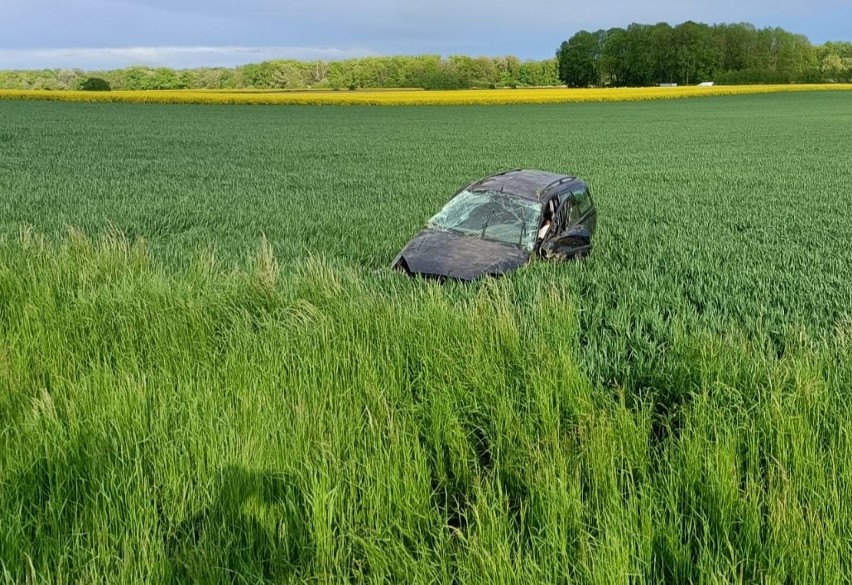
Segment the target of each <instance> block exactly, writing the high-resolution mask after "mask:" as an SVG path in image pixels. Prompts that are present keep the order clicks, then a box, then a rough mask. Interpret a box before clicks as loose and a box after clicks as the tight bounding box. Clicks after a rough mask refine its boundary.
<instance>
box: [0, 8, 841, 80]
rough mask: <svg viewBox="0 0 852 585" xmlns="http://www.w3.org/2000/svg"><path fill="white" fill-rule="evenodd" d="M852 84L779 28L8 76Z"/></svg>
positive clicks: (638, 28) (837, 52) (819, 49)
mask: <svg viewBox="0 0 852 585" xmlns="http://www.w3.org/2000/svg"><path fill="white" fill-rule="evenodd" d="M702 81H713V82H715V83H720V84H746V83H749V84H751V83H820V82H852V43H850V42H830V43H825V44H824V45H813V44H811V42H810V41H809V40H808V38H807V37H805V36H804V35H800V34H795V33H791V32H788V31H785V30H783V29H780V28H764V29H757V28H755V27H754V26H752V25H750V24H716V25H707V24H701V23H695V22H691V21H689V22H684V23H681V24H679V25H677V26H671V25H669V24H667V23H658V24H653V25H647V24H631V25H630V26H628V27H627V28H613V29H609V30H598V31H595V32H589V31H585V30H583V31H580V32H578V33H576V34H574V35H573V36H572V37H571V38H569V39H568V40H566V41H564V42H563V43H562V44H561V45H560V46H559V48H558V50H557V51H556V57H555V58H553V59H546V60H542V61H521V60H520V59H518V58H517V57H513V56H507V57H469V56H465V55H454V56H451V57H448V58H445V57H441V56H439V55H419V56H393V57H365V58H360V59H348V60H343V61H296V60H291V59H281V60H274V61H264V62H262V63H252V64H249V65H243V66H240V67H233V68H226V67H199V68H194V69H171V68H167V67H145V66H134V67H127V68H124V69H115V70H110V71H83V70H81V69H43V70H25V71H0V88H2V89H48V90H63V89H100V90H105V89H135V90H140V89H143V90H150V89H270V90H272V89H309V88H315V89H361V88H364V89H368V88H398V87H412V88H423V89H464V88H494V87H534V86H554V85H568V86H570V87H592V86H595V87H604V86H648V85H656V84H661V83H677V84H681V85H689V84H696V83H700V82H702Z"/></svg>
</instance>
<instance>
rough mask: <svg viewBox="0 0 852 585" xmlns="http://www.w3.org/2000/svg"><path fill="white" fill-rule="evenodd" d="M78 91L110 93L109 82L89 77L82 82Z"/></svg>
mask: <svg viewBox="0 0 852 585" xmlns="http://www.w3.org/2000/svg"><path fill="white" fill-rule="evenodd" d="M78 89H81V90H82V91H110V90H111V89H112V87H110V85H109V81H107V80H106V79H102V78H100V77H87V78H86V79H83V80H82V81H80V85H79V87H78Z"/></svg>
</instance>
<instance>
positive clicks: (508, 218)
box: [428, 191, 541, 251]
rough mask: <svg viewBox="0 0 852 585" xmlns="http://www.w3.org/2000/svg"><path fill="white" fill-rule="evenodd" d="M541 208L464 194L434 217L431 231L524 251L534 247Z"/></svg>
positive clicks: (494, 195)
mask: <svg viewBox="0 0 852 585" xmlns="http://www.w3.org/2000/svg"><path fill="white" fill-rule="evenodd" d="M540 216H541V205H540V204H539V203H538V202H537V201H526V200H524V199H520V198H518V197H515V196H512V195H508V194H505V193H495V192H493V191H485V192H471V191H462V192H461V193H459V194H458V195H456V196H455V197H453V199H452V200H451V201H450V202H449V203H447V204H446V205H445V206H444V208H443V209H442V210H441V211H439V212H438V213H436V214H435V215H434V216H432V219H430V220H429V223H428V226H429V227H430V228H435V229H441V230H448V231H452V232H456V233H460V234H462V235H465V236H473V237H476V238H482V239H485V240H495V241H497V242H504V243H506V244H516V245H520V246H522V247H523V248H524V249H525V250H528V251H530V250H532V249H533V246H534V245H535V239H536V232H537V231H538V223H539V220H540V219H541V217H540Z"/></svg>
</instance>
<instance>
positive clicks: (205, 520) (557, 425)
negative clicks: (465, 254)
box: [0, 230, 852, 583]
mask: <svg viewBox="0 0 852 585" xmlns="http://www.w3.org/2000/svg"><path fill="white" fill-rule="evenodd" d="M581 301H582V299H581V298H579V297H578V296H577V293H576V292H575V291H573V290H571V288H570V286H568V285H566V284H564V283H560V282H558V281H552V280H548V279H541V278H535V277H534V275H533V276H529V277H528V276H525V275H518V277H517V278H514V277H513V278H507V279H502V280H491V281H487V282H484V283H482V284H480V285H477V286H474V287H457V286H452V285H451V286H449V287H441V286H438V285H436V284H434V283H429V282H419V281H410V280H407V279H404V278H397V276H396V275H393V274H387V273H384V272H380V273H376V274H364V273H362V272H361V271H355V270H353V269H351V268H348V267H346V266H341V265H337V264H336V263H334V262H331V261H328V260H325V259H323V258H322V257H315V258H312V259H307V260H303V261H300V262H298V263H296V264H295V266H294V268H293V269H292V270H287V271H283V270H279V268H278V266H277V262H276V256H275V253H274V251H273V250H272V249H271V247H270V246H269V244H268V243H266V242H262V243H261V245H260V247H259V250H258V252H257V253H256V254H254V255H252V256H251V257H250V258H247V259H246V261H245V262H243V263H242V264H241V265H240V266H239V267H237V268H230V267H229V268H226V267H225V266H223V265H221V264H219V263H218V262H217V261H216V260H215V259H214V258H212V257H211V256H210V255H204V254H199V255H196V256H195V258H194V259H193V260H192V261H191V262H188V263H187V264H186V266H183V267H174V266H167V265H165V264H162V263H161V262H160V261H158V260H157V259H155V258H152V257H151V255H150V254H149V252H148V249H147V247H146V245H145V244H144V242H142V241H141V240H136V241H128V240H127V239H125V238H124V237H123V236H122V235H120V234H118V233H116V232H108V233H106V234H105V235H103V236H102V237H100V238H99V239H97V240H95V241H91V240H89V239H88V238H87V237H86V236H85V235H83V234H82V233H80V232H77V231H73V230H72V231H71V232H70V233H68V234H67V235H66V236H65V237H63V238H61V239H59V240H55V239H50V240H45V239H44V238H42V237H41V236H39V235H38V234H35V233H33V232H32V231H28V230H24V231H22V233H21V234H20V235H19V236H18V237H16V238H15V237H13V238H8V239H6V240H5V241H3V242H2V244H0V421H2V424H0V440H1V441H2V449H0V574H2V575H3V578H4V580H5V581H7V582H10V583H12V582H24V583H65V582H69V583H70V582H95V581H97V582H102V581H106V582H111V583H115V582H128V583H129V582H140V581H145V582H154V583H161V582H170V581H171V582H214V583H215V582H238V583H255V582H261V581H275V582H296V581H318V582H347V581H355V582H361V581H363V582H412V583H426V582H430V583H431V582H447V583H450V582H462V583H470V582H487V583H493V582H505V583H519V582H530V583H533V582H536V583H538V582H557V583H561V582H566V583H567V582H589V583H592V582H600V583H612V582H660V581H662V580H666V581H669V582H707V583H717V582H718V583H726V582H756V581H760V582H767V583H790V582H797V583H799V582H840V581H842V580H843V579H845V578H846V575H849V574H850V570H852V566H850V564H852V563H850V558H852V555H850V552H852V507H850V505H849V504H850V501H849V497H848V495H847V494H849V493H850V488H852V465H850V464H852V437H850V432H849V428H848V421H849V420H850V415H852V406H850V399H849V398H848V389H849V388H850V387H852V368H850V364H852V359H850V358H852V322H849V321H847V320H842V321H838V322H837V323H836V326H835V327H834V329H833V330H827V331H826V332H825V333H824V334H821V335H817V334H813V333H810V332H806V331H804V330H800V331H798V330H797V329H796V328H793V327H791V328H790V329H789V330H788V331H787V332H786V333H785V335H786V338H785V341H786V343H785V345H784V349H785V350H784V352H783V354H779V353H778V352H777V351H776V343H775V341H774V340H773V339H770V338H769V337H767V336H763V337H762V336H761V334H759V333H754V332H750V331H738V330H736V329H731V330H729V331H727V332H719V331H716V330H713V329H711V328H709V327H701V326H690V327H680V328H679V327H678V324H677V320H675V321H674V322H673V323H672V324H671V327H672V334H671V343H670V344H669V346H668V347H667V350H666V351H667V352H670V354H671V355H672V356H674V357H673V358H672V359H671V360H667V359H664V358H661V359H660V360H659V361H658V362H657V364H658V365H659V366H660V367H661V368H666V367H671V368H672V370H671V371H669V372H667V374H669V375H670V377H669V379H670V380H671V381H672V382H673V384H675V385H678V386H679V387H678V388H677V392H674V391H670V392H665V393H664V392H661V391H660V388H663V385H659V387H658V388H656V389H655V388H652V387H639V386H637V387H635V388H634V387H630V388H628V387H627V386H625V384H622V383H619V381H618V380H615V381H610V382H606V381H603V380H599V379H597V378H596V377H591V376H590V375H589V374H588V368H587V366H586V365H585V364H587V363H590V362H589V358H587V357H584V356H583V355H582V354H583V353H584V352H586V351H589V350H588V348H586V349H581V347H582V346H583V340H582V339H581V330H580V317H579V314H578V310H579V308H580V307H581V304H582V303H581ZM598 358H599V359H601V356H598ZM675 358H676V359H675ZM675 364H676V365H677V370H676V371H675V369H674V368H675ZM663 373H666V372H663ZM675 374H677V375H675ZM661 375H662V374H661ZM643 388H644V389H643ZM669 390H671V389H669Z"/></svg>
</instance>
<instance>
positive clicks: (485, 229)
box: [391, 169, 597, 281]
mask: <svg viewBox="0 0 852 585" xmlns="http://www.w3.org/2000/svg"><path fill="white" fill-rule="evenodd" d="M596 224H597V211H596V210H595V205H594V202H593V201H592V195H591V192H590V191H589V186H588V185H587V184H586V183H585V182H584V181H583V180H581V179H579V178H577V177H575V176H572V175H561V174H556V173H549V172H545V171H537V170H524V169H515V170H511V171H505V172H502V173H497V174H495V175H491V176H489V177H485V178H484V179H480V180H478V181H474V182H473V183H470V184H469V185H467V186H465V187H464V188H462V189H461V190H459V191H458V192H457V193H456V194H455V196H454V197H453V198H452V199H451V200H450V201H449V202H448V203H447V204H446V205H445V206H444V207H443V209H441V210H440V211H439V212H438V213H436V214H435V215H433V216H432V218H431V219H430V220H429V221H428V222H427V224H426V227H425V229H423V230H422V231H420V232H419V233H418V234H417V235H415V236H414V237H413V238H412V239H411V241H409V242H408V244H407V245H406V246H405V248H403V249H402V251H401V252H400V253H399V255H397V257H396V258H394V260H393V262H392V263H391V268H393V269H395V270H400V271H402V272H405V273H407V274H409V275H412V276H425V277H429V278H438V279H445V278H452V279H456V280H466V281H469V280H476V279H477V278H480V277H481V276H485V275H489V276H498V275H501V274H505V273H506V272H510V271H512V270H515V269H517V268H519V267H521V266H523V265H524V264H526V263H527V262H529V261H530V259H532V258H535V257H543V258H554V259H560V260H565V259H570V258H577V257H582V256H586V255H588V254H589V253H590V252H591V249H592V235H593V234H594V233H595V227H596Z"/></svg>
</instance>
